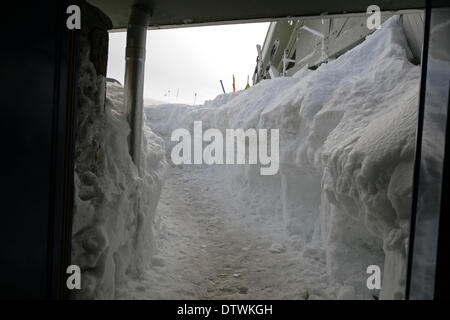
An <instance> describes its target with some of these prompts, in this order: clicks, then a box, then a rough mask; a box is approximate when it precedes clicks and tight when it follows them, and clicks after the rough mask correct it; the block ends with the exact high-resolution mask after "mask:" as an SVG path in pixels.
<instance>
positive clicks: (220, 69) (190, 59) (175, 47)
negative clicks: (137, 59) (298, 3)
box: [108, 23, 269, 104]
mask: <svg viewBox="0 0 450 320" xmlns="http://www.w3.org/2000/svg"><path fill="white" fill-rule="evenodd" d="M268 26H269V23H252V24H234V25H222V26H208V27H191V28H179V29H167V30H151V31H148V35H147V60H146V69H145V84H144V97H145V98H150V99H157V100H165V101H169V102H179V103H188V104H192V103H193V102H194V94H195V93H197V101H196V104H198V103H202V102H203V101H205V100H209V99H213V98H214V97H216V96H217V95H218V94H221V93H222V89H221V87H220V82H219V80H222V81H223V83H224V86H225V90H226V91H227V92H230V91H231V90H232V75H233V73H234V75H235V77H236V90H240V89H243V88H244V87H245V85H246V84H247V75H248V76H250V84H251V78H252V75H253V71H254V68H255V65H256V44H261V45H262V44H263V42H264V38H265V36H266V32H267V28H268ZM125 44H126V33H124V32H121V33H110V40H109V61H108V77H112V78H115V79H117V80H119V81H120V82H122V83H123V79H124V72H125ZM169 90H170V96H168V94H169ZM177 90H179V95H178V99H176V98H175V96H176V94H177Z"/></svg>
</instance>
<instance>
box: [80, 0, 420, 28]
mask: <svg viewBox="0 0 450 320" xmlns="http://www.w3.org/2000/svg"><path fill="white" fill-rule="evenodd" d="M88 2H89V3H91V4H92V5H94V6H96V7H97V8H99V9H100V10H102V11H103V12H104V13H105V14H107V15H108V16H109V17H110V18H111V20H112V23H113V29H125V28H126V27H127V24H128V18H129V16H130V12H131V8H132V6H133V5H134V4H135V3H137V4H140V5H142V6H145V7H147V8H148V9H150V10H151V13H152V18H151V22H150V25H149V29H156V28H172V27H180V26H188V25H204V24H221V23H233V22H244V21H249V20H259V21H270V20H272V19H277V18H287V17H307V16H319V15H322V14H328V15H332V14H343V13H361V12H366V10H367V7H369V6H370V5H373V4H376V5H378V6H379V7H380V8H381V10H382V11H396V10H402V9H422V8H424V7H425V0H377V1H374V0H356V1H355V0H88Z"/></svg>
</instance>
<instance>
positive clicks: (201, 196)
mask: <svg viewBox="0 0 450 320" xmlns="http://www.w3.org/2000/svg"><path fill="white" fill-rule="evenodd" d="M216 171H217V167H214V166H212V167H208V166H184V167H181V166H180V167H177V166H173V167H171V168H170V169H169V170H168V172H167V175H166V179H165V185H164V188H163V190H162V195H161V199H160V201H159V205H158V209H157V215H158V217H159V218H161V221H160V223H161V225H162V228H163V230H162V231H161V232H160V233H161V234H160V239H159V244H158V249H157V252H158V254H157V255H156V257H155V258H154V259H153V266H152V268H151V270H149V271H148V272H147V274H145V275H143V276H142V277H141V278H140V279H136V280H135V281H132V282H130V283H129V285H131V286H134V290H133V289H132V288H129V289H124V290H123V291H122V294H120V293H119V295H118V296H119V298H138V299H308V298H314V297H317V298H319V297H321V298H330V297H329V296H327V295H326V294H325V290H324V289H325V287H326V284H325V278H324V276H322V274H323V273H324V272H325V270H324V268H325V267H324V265H323V260H322V259H320V258H319V257H314V259H312V260H314V270H315V271H314V272H313V271H311V268H307V269H306V268H305V264H304V263H302V258H301V255H300V254H299V252H298V251H297V250H296V249H295V248H292V247H291V246H289V245H287V244H285V243H283V242H282V241H283V239H282V238H281V234H282V232H279V233H277V230H276V228H281V226H276V225H273V226H268V225H267V224H266V223H265V222H267V221H260V222H256V221H255V223H246V221H248V219H247V220H246V219H239V217H244V215H248V214H250V213H249V212H243V211H242V210H243V209H242V208H239V209H238V208H235V204H234V203H233V201H232V199H230V197H229V195H226V194H225V188H223V184H222V181H223V179H221V177H220V174H215V173H216ZM268 228H272V230H268ZM268 231H271V232H268ZM310 263H311V261H310ZM319 270H322V272H323V273H321V272H319ZM130 289H132V290H130ZM127 291H128V292H127Z"/></svg>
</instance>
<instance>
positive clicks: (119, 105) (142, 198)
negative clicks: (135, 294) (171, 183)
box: [72, 36, 166, 299]
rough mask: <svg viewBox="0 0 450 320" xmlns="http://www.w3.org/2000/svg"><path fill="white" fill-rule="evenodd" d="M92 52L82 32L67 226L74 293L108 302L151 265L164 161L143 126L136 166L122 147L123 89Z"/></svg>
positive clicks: (157, 142) (125, 128)
mask: <svg viewBox="0 0 450 320" xmlns="http://www.w3.org/2000/svg"><path fill="white" fill-rule="evenodd" d="M106 48H107V46H106ZM90 51H91V43H90V42H89V41H88V39H87V38H86V37H85V36H82V37H81V53H80V69H79V80H78V90H79V91H78V99H79V104H78V113H77V129H76V148H75V177H74V179H75V193H74V217H73V226H72V228H73V229H72V234H73V239H72V264H76V265H78V266H80V268H81V271H82V278H81V279H82V284H81V290H80V291H75V294H74V298H81V299H112V298H114V297H115V289H116V288H117V287H118V286H120V285H121V283H123V282H124V281H126V279H127V277H135V276H138V275H139V274H140V272H141V271H143V270H144V269H146V268H147V267H148V266H149V264H150V259H151V256H152V254H153V252H154V249H155V248H154V246H155V243H154V228H155V227H154V215H155V210H156V206H157V203H158V200H159V196H160V192H161V187H162V176H163V173H164V171H165V163H166V162H165V155H164V149H163V142H162V140H161V138H159V137H158V136H156V135H155V134H154V133H153V132H152V131H151V129H150V128H148V127H144V136H143V142H142V157H143V158H144V159H143V160H142V161H141V163H142V168H140V170H138V168H136V166H135V165H134V163H133V161H132V159H131V157H130V156H129V151H128V142H127V137H128V135H129V132H130V128H129V125H128V122H127V120H126V116H125V114H124V112H123V87H121V86H118V85H115V84H110V83H108V84H106V78H105V77H104V76H103V75H98V74H97V71H96V68H95V65H94V64H93V63H92V61H91V59H90V57H91V56H92V55H91V54H90ZM105 89H107V90H106V92H105Z"/></svg>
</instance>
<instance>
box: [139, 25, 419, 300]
mask: <svg viewBox="0 0 450 320" xmlns="http://www.w3.org/2000/svg"><path fill="white" fill-rule="evenodd" d="M411 59H412V55H411V52H410V49H409V48H408V44H407V41H406V38H405V35H404V32H403V29H402V25H401V23H400V19H399V17H398V16H395V17H392V18H391V19H389V20H388V21H387V22H386V23H384V24H383V26H382V28H381V29H379V30H377V31H376V32H375V33H373V34H372V35H370V36H368V37H367V39H366V40H365V41H364V42H363V43H362V44H360V45H359V46H357V47H355V48H353V49H352V50H350V51H348V52H346V53H345V54H344V55H342V56H340V57H339V58H338V59H336V60H334V61H329V62H328V63H327V64H323V65H322V66H320V67H319V68H318V69H317V70H315V71H311V70H308V69H305V68H303V69H301V70H299V71H298V72H297V73H296V74H295V75H294V76H293V77H291V78H276V79H273V80H265V81H262V82H260V83H258V84H257V85H255V86H253V87H252V88H250V89H249V90H246V91H240V92H237V93H236V94H226V95H221V96H218V97H217V98H216V99H215V100H213V101H208V102H206V103H205V104H204V105H202V106H187V105H179V104H178V105H173V104H171V105H159V106H151V107H148V108H146V111H145V112H146V113H147V115H148V117H149V120H150V122H151V126H152V129H153V130H154V131H155V132H157V133H158V134H160V135H161V136H163V137H165V138H166V143H167V145H166V148H167V150H166V151H167V152H168V153H169V154H170V149H171V145H173V144H174V143H171V142H170V140H167V138H168V137H169V138H170V135H171V133H172V131H173V130H175V129H177V128H186V129H188V130H192V128H193V121H194V120H202V121H203V130H206V129H207V128H218V129H221V130H225V129H227V128H242V129H248V128H268V129H269V128H275V129H276V128H278V129H280V171H279V174H277V175H275V176H260V170H259V168H258V167H257V166H256V165H239V166H237V165H222V166H221V170H223V171H224V177H225V178H226V179H228V181H229V186H230V189H231V190H232V192H233V193H234V194H235V198H236V201H242V202H244V203H246V204H247V205H249V206H252V207H257V208H258V213H259V214H262V215H263V214H269V215H270V214H272V215H275V214H277V212H281V214H280V219H282V221H283V223H284V225H285V230H286V236H287V237H289V238H290V239H291V240H295V241H296V243H297V244H299V245H300V246H301V247H302V248H303V249H302V251H301V253H300V254H302V255H303V257H304V258H305V259H306V258H309V259H310V258H313V259H316V258H317V259H318V258H321V259H325V260H326V265H327V275H328V281H329V282H330V285H333V286H337V287H339V288H340V290H339V292H338V293H337V295H336V297H337V298H342V299H372V297H373V295H376V296H378V295H379V296H380V298H382V299H402V298H403V297H404V287H405V276H406V261H407V259H406V254H407V244H408V234H409V216H410V204H411V188H412V175H413V174H412V170H413V154H414V147H415V130H416V117H417V106H418V91H419V78H420V70H419V69H420V67H419V66H416V65H414V64H412V63H411V62H410V60H411ZM369 265H378V266H379V267H380V268H381V270H382V289H381V292H377V291H372V290H368V288H367V287H366V280H367V278H368V276H369V275H368V274H367V272H366V271H367V267H368V266H369Z"/></svg>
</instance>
